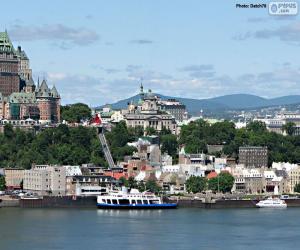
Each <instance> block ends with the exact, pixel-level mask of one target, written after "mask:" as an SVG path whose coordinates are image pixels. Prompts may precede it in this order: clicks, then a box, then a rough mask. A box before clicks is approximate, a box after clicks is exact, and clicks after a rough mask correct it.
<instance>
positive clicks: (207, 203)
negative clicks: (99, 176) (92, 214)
mask: <svg viewBox="0 0 300 250" xmlns="http://www.w3.org/2000/svg"><path fill="white" fill-rule="evenodd" d="M1 199H2V201H1V200H0V207H20V208H76V209H80V208H96V207H97V197H96V196H85V197H84V196H76V197H75V196H44V197H37V198H32V199H7V198H4V199H3V197H2V198H1ZM163 201H164V202H166V203H174V202H176V203H177V204H178V208H179V209H180V208H202V209H223V208H256V203H257V202H258V201H259V199H191V198H186V197H185V198H183V197H181V198H178V199H174V197H171V198H168V197H164V199H163ZM285 201H286V203H287V205H288V207H300V199H286V200H285Z"/></svg>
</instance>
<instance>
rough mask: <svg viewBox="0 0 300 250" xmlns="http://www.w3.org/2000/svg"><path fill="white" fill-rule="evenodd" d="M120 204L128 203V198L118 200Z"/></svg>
mask: <svg viewBox="0 0 300 250" xmlns="http://www.w3.org/2000/svg"><path fill="white" fill-rule="evenodd" d="M119 204H120V205H129V200H128V199H121V200H119Z"/></svg>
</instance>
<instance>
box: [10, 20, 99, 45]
mask: <svg viewBox="0 0 300 250" xmlns="http://www.w3.org/2000/svg"><path fill="white" fill-rule="evenodd" d="M9 33H10V35H11V37H12V38H13V40H18V41H38V40H47V41H51V42H54V43H58V44H61V46H63V47H65V48H66V46H67V45H68V44H73V45H74V44H75V45H78V46H86V45H90V44H92V43H94V42H96V41H98V40H99V38H100V37H99V35H98V34H97V33H96V32H95V31H92V30H89V29H87V28H83V27H78V28H71V27H68V26H65V25H63V24H52V25H49V24H44V25H36V26H34V25H33V26H32V25H31V26H25V25H19V24H15V25H13V26H12V27H11V28H10V30H9Z"/></svg>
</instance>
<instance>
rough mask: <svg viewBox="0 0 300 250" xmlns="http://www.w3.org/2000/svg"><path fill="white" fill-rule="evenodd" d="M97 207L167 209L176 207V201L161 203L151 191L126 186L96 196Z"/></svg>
mask: <svg viewBox="0 0 300 250" xmlns="http://www.w3.org/2000/svg"><path fill="white" fill-rule="evenodd" d="M97 206H98V208H109V209H110V208H117V209H120V208H126V209H155V208H156V209H167V208H176V207H177V203H163V202H162V200H161V198H159V197H157V196H155V195H154V194H153V193H149V192H143V193H140V192H139V191H138V190H137V189H131V191H130V192H128V191H127V189H126V188H124V187H123V188H122V191H111V192H109V193H108V194H103V195H99V196H97Z"/></svg>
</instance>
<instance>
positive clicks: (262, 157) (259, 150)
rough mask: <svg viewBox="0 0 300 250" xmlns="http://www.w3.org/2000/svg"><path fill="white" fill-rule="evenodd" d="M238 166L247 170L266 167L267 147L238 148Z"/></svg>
mask: <svg viewBox="0 0 300 250" xmlns="http://www.w3.org/2000/svg"><path fill="white" fill-rule="evenodd" d="M239 164H244V165H245V167H247V168H258V167H267V166H268V148H267V147H251V146H247V147H240V148H239Z"/></svg>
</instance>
